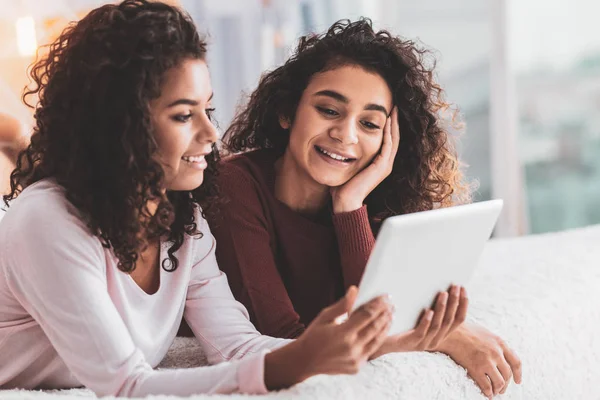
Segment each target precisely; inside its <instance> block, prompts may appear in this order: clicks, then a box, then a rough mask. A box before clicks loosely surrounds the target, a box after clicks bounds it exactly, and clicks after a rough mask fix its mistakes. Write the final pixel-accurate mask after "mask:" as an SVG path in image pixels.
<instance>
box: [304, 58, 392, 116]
mask: <svg viewBox="0 0 600 400" xmlns="http://www.w3.org/2000/svg"><path fill="white" fill-rule="evenodd" d="M326 89H327V90H334V91H336V92H339V93H340V94H343V95H344V96H346V97H347V98H348V99H349V100H350V102H356V103H360V104H368V103H375V104H381V105H384V106H387V107H390V106H391V103H392V92H391V91H390V88H389V87H388V85H387V83H386V81H385V79H383V78H382V77H381V75H379V74H377V73H375V72H370V71H367V70H365V69H364V68H361V67H359V66H353V65H348V66H341V67H338V68H335V69H331V70H328V71H325V72H319V73H316V74H315V75H313V77H312V78H311V80H310V82H309V84H308V86H307V88H306V90H305V94H309V95H312V94H314V93H316V92H319V91H321V90H326Z"/></svg>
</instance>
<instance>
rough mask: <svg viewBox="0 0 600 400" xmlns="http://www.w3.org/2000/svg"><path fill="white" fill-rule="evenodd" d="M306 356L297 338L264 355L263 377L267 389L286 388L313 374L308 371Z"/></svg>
mask: <svg viewBox="0 0 600 400" xmlns="http://www.w3.org/2000/svg"><path fill="white" fill-rule="evenodd" d="M308 356H309V354H308V353H307V352H305V351H303V349H302V343H301V342H300V341H299V340H295V341H293V342H291V343H290V344H288V345H286V346H284V347H280V348H279V349H277V350H274V351H272V352H271V353H268V354H267V355H265V377H264V379H265V386H266V387H267V389H268V390H278V389H283V388H287V387H290V386H293V385H295V384H297V383H300V382H302V381H304V380H305V379H308V378H309V377H311V376H312V375H314V373H310V371H309V370H310V368H309V364H310V363H309V359H308Z"/></svg>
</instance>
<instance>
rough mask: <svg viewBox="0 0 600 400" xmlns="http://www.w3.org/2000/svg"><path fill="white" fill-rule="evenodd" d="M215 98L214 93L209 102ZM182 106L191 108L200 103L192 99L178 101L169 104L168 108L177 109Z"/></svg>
mask: <svg viewBox="0 0 600 400" xmlns="http://www.w3.org/2000/svg"><path fill="white" fill-rule="evenodd" d="M213 96H214V93H211V94H210V97H209V98H208V101H209V102H210V101H211V100H212V98H213ZM180 104H187V105H189V106H197V105H198V104H199V103H198V102H197V101H196V100H192V99H177V100H175V101H174V102H172V103H171V104H169V105H168V106H167V108H171V107H175V106H178V105H180Z"/></svg>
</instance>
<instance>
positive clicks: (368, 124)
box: [360, 121, 381, 130]
mask: <svg viewBox="0 0 600 400" xmlns="http://www.w3.org/2000/svg"><path fill="white" fill-rule="evenodd" d="M360 123H361V124H363V126H364V127H365V128H367V129H370V130H377V129H381V128H380V127H379V126H378V125H375V124H374V123H372V122H369V121H360Z"/></svg>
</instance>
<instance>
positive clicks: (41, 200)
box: [0, 179, 104, 268]
mask: <svg viewBox="0 0 600 400" xmlns="http://www.w3.org/2000/svg"><path fill="white" fill-rule="evenodd" d="M4 252H6V254H7V255H10V256H11V259H13V261H14V262H16V263H17V264H19V265H20V266H21V265H28V264H31V265H32V267H33V268H37V267H38V266H37V265H33V264H35V263H33V260H38V261H36V263H37V262H39V261H40V260H45V261H48V263H49V264H51V263H52V262H50V260H58V261H57V262H63V261H64V262H67V261H69V262H72V261H73V262H74V261H81V260H88V261H89V260H92V261H93V262H97V261H99V260H102V259H103V257H104V251H103V247H102V244H101V242H100V240H99V238H98V237H97V236H96V235H94V234H93V233H92V232H91V231H90V230H89V228H88V226H87V223H86V222H85V220H84V219H83V218H82V217H81V214H80V213H79V211H78V210H77V208H76V207H75V206H73V205H72V204H71V203H70V202H69V200H68V199H67V198H66V194H65V190H64V189H63V188H62V187H61V186H59V185H58V184H57V183H55V182H54V181H53V180H47V179H44V180H41V181H39V182H36V183H34V184H33V185H31V186H29V187H27V188H26V189H25V190H23V192H22V193H21V194H20V195H19V196H18V197H17V198H16V199H15V200H14V201H13V202H12V203H11V204H10V207H9V208H8V211H7V212H6V215H5V216H4V218H3V219H2V223H1V224H0V253H4ZM1 258H2V259H4V258H5V257H1ZM48 268H50V267H48Z"/></svg>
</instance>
